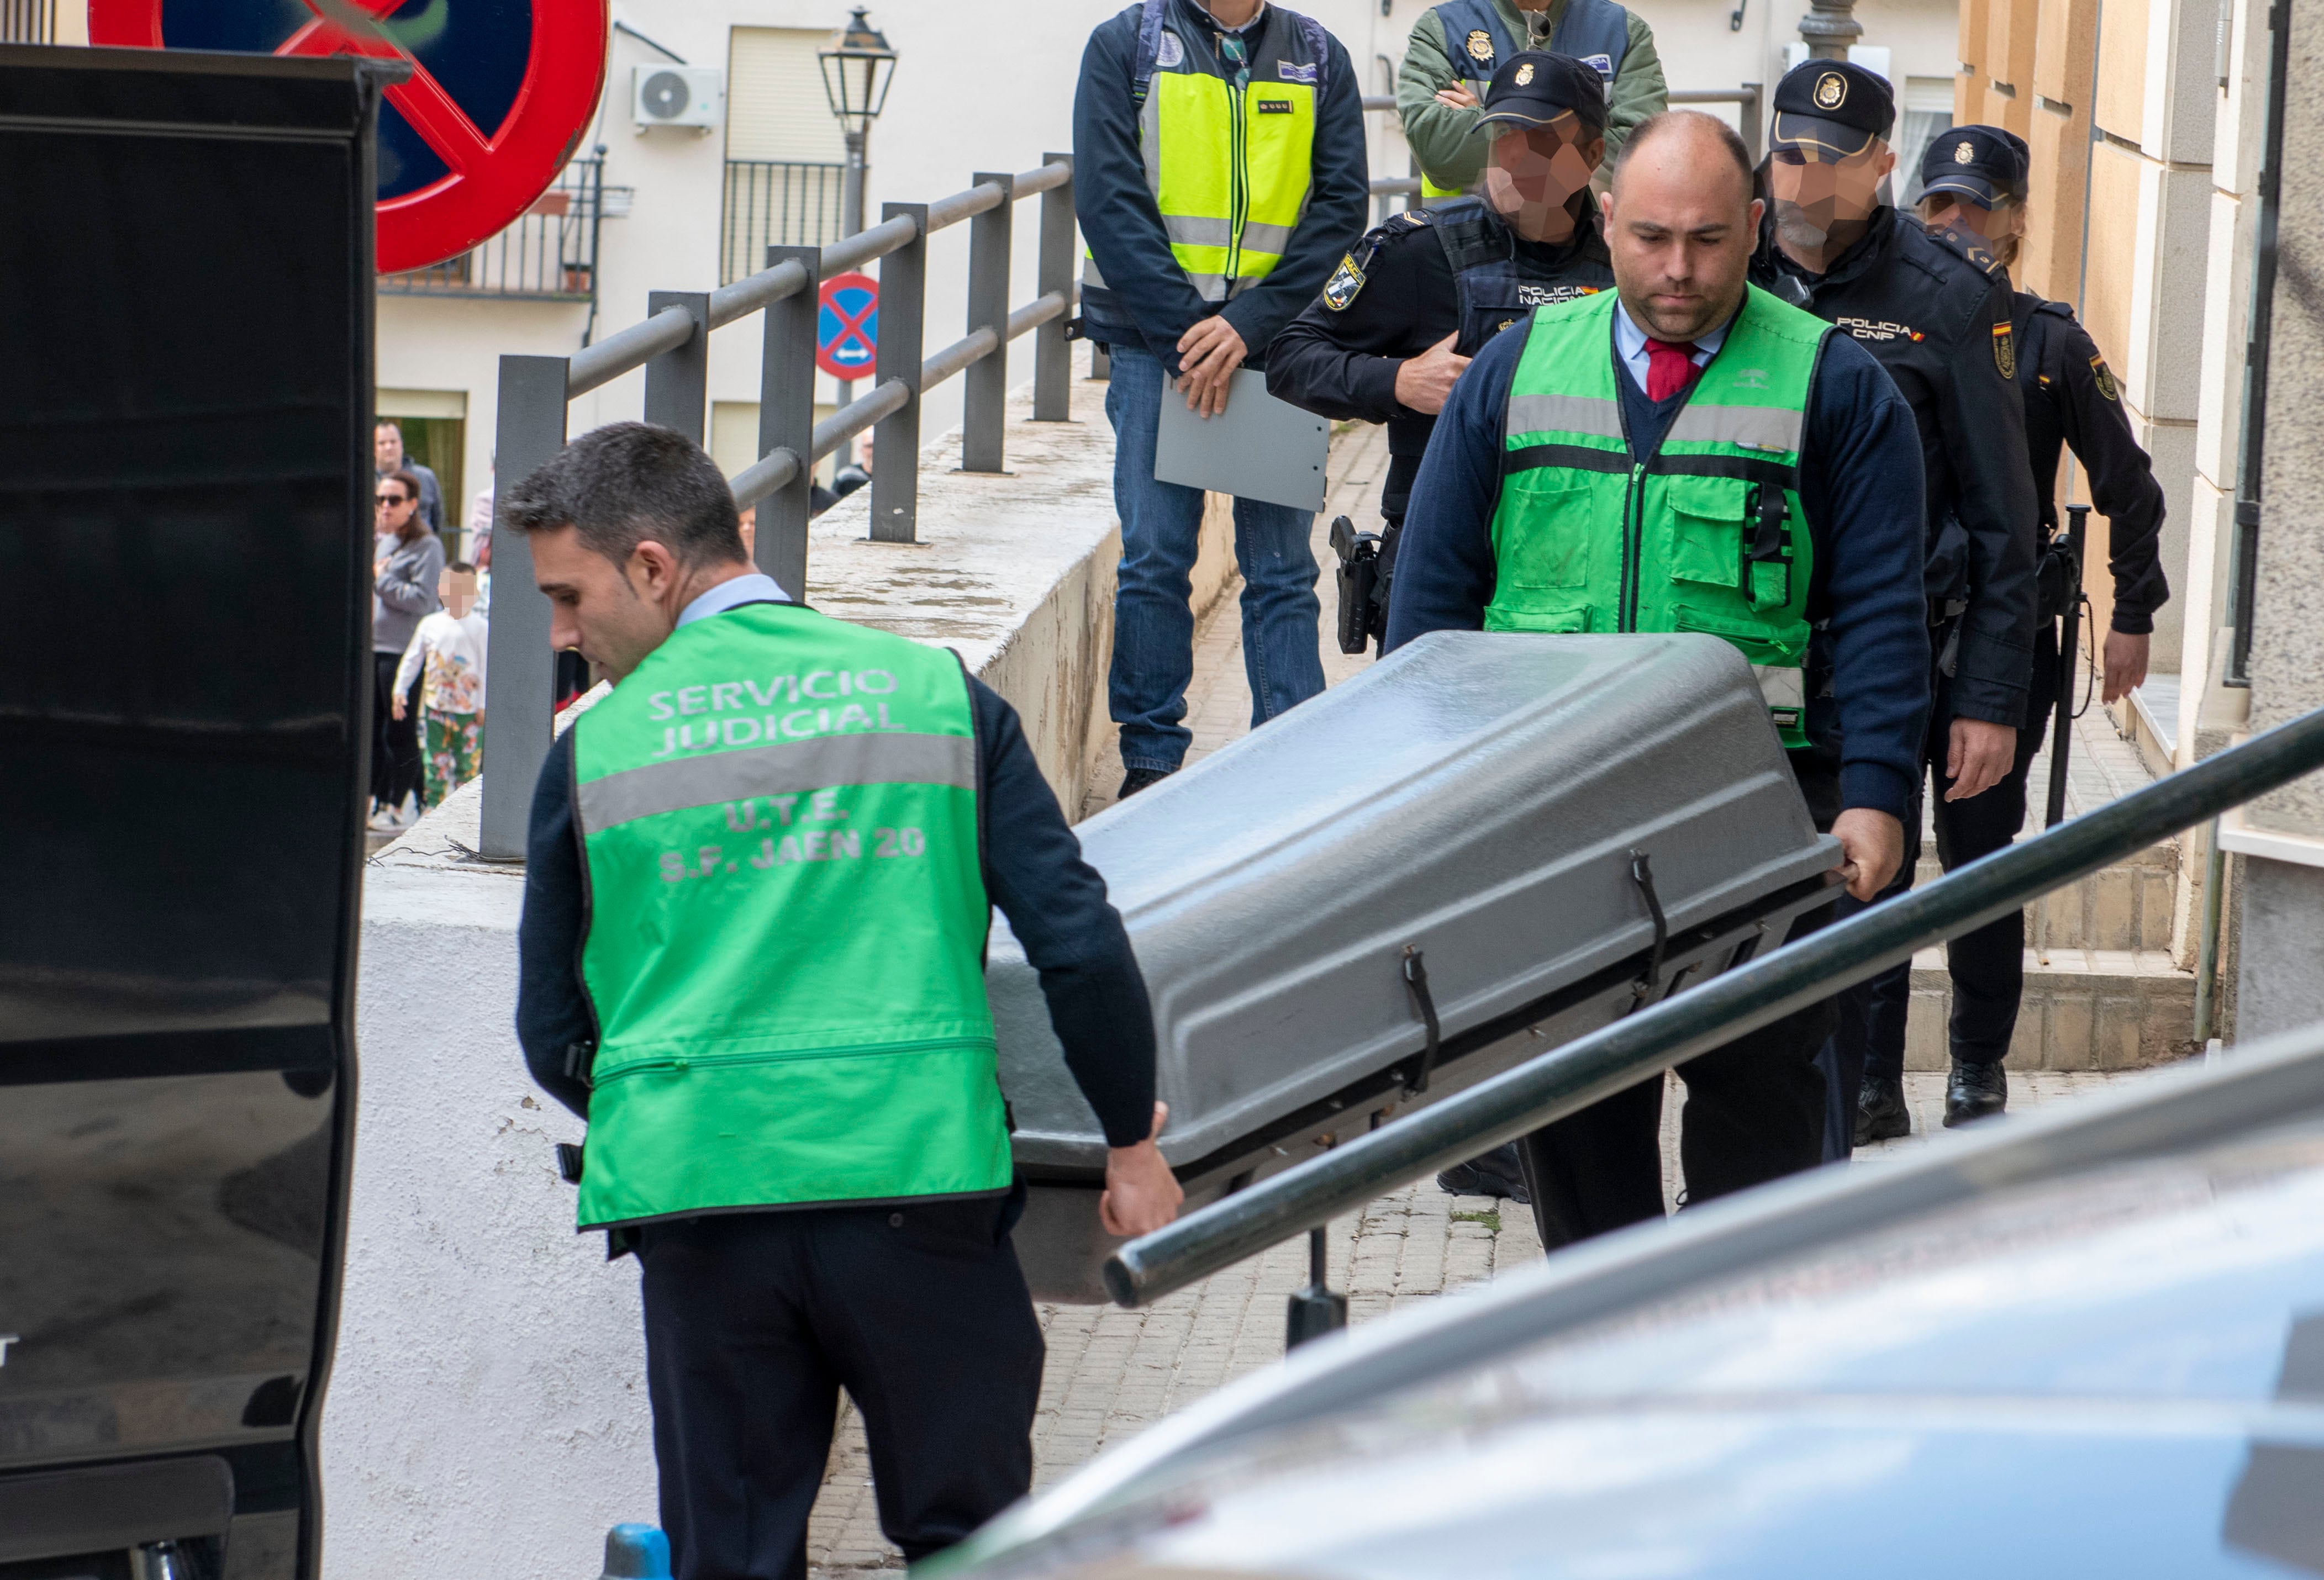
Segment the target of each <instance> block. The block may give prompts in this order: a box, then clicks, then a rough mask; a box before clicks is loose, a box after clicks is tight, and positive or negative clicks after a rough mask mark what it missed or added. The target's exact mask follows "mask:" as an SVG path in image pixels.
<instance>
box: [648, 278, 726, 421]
mask: <svg viewBox="0 0 2324 1580" xmlns="http://www.w3.org/2000/svg"><path fill="white" fill-rule="evenodd" d="M663 308H685V309H686V310H687V312H688V313H689V314H691V315H692V316H693V318H694V338H693V339H691V340H689V341H687V343H686V344H684V345H681V346H679V347H678V349H677V350H675V351H666V352H663V353H662V354H660V355H659V356H658V357H656V358H654V359H653V361H651V362H650V363H646V409H645V418H646V420H647V421H648V422H650V423H655V424H659V426H660V427H672V428H676V429H677V430H678V432H679V433H682V434H684V435H685V436H687V438H689V439H692V440H693V441H694V442H695V443H696V444H697V445H698V444H700V443H702V418H703V411H704V409H705V407H706V406H707V405H708V403H709V399H710V296H709V293H708V292H706V291H698V290H657V291H650V292H649V293H647V296H646V317H649V318H650V317H653V316H654V315H655V314H656V313H659V312H660V311H661V310H662V309H663Z"/></svg>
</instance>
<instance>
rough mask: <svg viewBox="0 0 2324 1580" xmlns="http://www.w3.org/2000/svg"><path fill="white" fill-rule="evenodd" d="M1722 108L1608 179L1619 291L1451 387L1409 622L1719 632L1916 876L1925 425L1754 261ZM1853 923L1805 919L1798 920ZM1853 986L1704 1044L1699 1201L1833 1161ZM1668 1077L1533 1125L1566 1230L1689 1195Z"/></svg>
mask: <svg viewBox="0 0 2324 1580" xmlns="http://www.w3.org/2000/svg"><path fill="white" fill-rule="evenodd" d="M1751 190H1752V182H1751V170H1750V162H1749V158H1748V155H1747V154H1746V153H1745V152H1744V150H1743V145H1742V142H1741V141H1740V140H1739V139H1738V138H1737V136H1736V135H1735V133H1734V132H1733V131H1732V130H1731V129H1730V128H1729V127H1728V125H1727V124H1725V123H1724V122H1722V121H1719V120H1716V119H1714V118H1712V117H1711V116H1709V115H1700V114H1697V113H1694V112H1692V111H1683V110H1682V111H1672V112H1668V113H1666V114H1664V115H1656V116H1654V117H1653V118H1651V119H1649V120H1647V121H1646V122H1645V123H1643V124H1641V125H1640V126H1639V127H1638V129H1637V132H1636V133H1633V134H1632V135H1631V138H1630V141H1629V142H1628V144H1627V145H1626V146H1625V147H1624V148H1623V150H1622V152H1621V156H1620V158H1619V160H1618V161H1617V162H1616V165H1615V168H1614V180H1613V188H1612V190H1611V191H1610V192H1609V193H1608V194H1607V196H1606V197H1605V198H1604V199H1603V209H1604V216H1605V224H1604V227H1603V229H1604V233H1605V236H1606V243H1607V246H1608V249H1609V253H1610V255H1611V258H1612V262H1613V270H1614V282H1615V289H1614V290H1612V291H1606V292H1600V294H1599V295H1597V296H1593V297H1584V298H1582V299H1579V300H1576V301H1570V302H1561V303H1557V304H1555V305H1553V306H1549V307H1543V308H1535V310H1534V313H1533V315H1532V317H1531V320H1530V322H1529V323H1528V324H1527V326H1526V329H1525V331H1524V332H1523V333H1522V334H1519V333H1515V332H1512V333H1509V334H1506V335H1499V336H1498V337H1497V338H1495V339H1494V340H1492V341H1491V342H1489V344H1487V345H1486V346H1485V347H1484V348H1483V349H1482V350H1481V351H1480V352H1479V354H1478V355H1477V357H1476V360H1475V361H1473V362H1472V363H1470V364H1469V368H1468V371H1467V372H1464V373H1462V376H1461V379H1460V381H1459V382H1458V383H1456V384H1455V385H1454V386H1453V388H1452V395H1451V397H1450V398H1449V399H1448V400H1446V402H1445V404H1444V409H1443V414H1442V415H1441V416H1440V417H1439V418H1438V419H1437V424H1436V431H1435V433H1434V436H1432V437H1431V439H1430V441H1429V445H1428V452H1427V455H1425V457H1424V458H1423V459H1422V461H1421V464H1420V474H1419V476H1418V477H1417V478H1416V479H1415V481H1414V483H1413V491H1412V502H1411V505H1410V507H1409V510H1408V512H1407V514H1406V518H1405V528H1404V539H1403V543H1402V546H1401V548H1400V550H1399V554H1398V559H1397V587H1396V598H1395V601H1394V602H1392V603H1391V605H1390V608H1389V616H1388V641H1387V643H1386V647H1387V648H1388V650H1393V649H1395V648H1397V647H1400V646H1401V645H1403V644H1404V643H1406V642H1408V641H1410V640H1412V639H1413V638H1415V637H1417V636H1420V635H1422V634H1424V633H1425V632H1428V631H1435V630H1489V631H1553V632H1555V631H1566V632H1580V631H1590V632H1619V631H1641V632H1646V631H1657V632H1659V631H1674V630H1692V631H1708V632H1712V633H1715V634H1717V635H1720V636H1721V637H1724V638H1727V639H1728V640H1729V641H1730V642H1732V643H1733V644H1734V645H1735V646H1736V647H1737V648H1739V649H1741V650H1742V652H1743V654H1744V656H1745V657H1747V658H1748V659H1749V660H1750V662H1751V665H1752V667H1753V668H1754V670H1755V671H1757V674H1758V676H1759V680H1760V686H1761V689H1762V691H1763V692H1764V693H1765V694H1766V699H1767V706H1768V716H1769V719H1770V721H1771V723H1772V725H1773V727H1774V728H1775V730H1776V731H1777V733H1778V735H1779V736H1780V738H1781V739H1782V740H1783V742H1784V746H1785V748H1786V749H1788V754H1789V757H1790V759H1791V766H1792V771H1793V773H1794V776H1796V777H1797V778H1798V781H1799V785H1800V790H1801V793H1802V794H1803V796H1804V797H1805V798H1806V801H1807V804H1808V809H1809V811H1810V813H1812V815H1813V817H1814V819H1815V822H1816V826H1817V827H1818V828H1820V829H1828V830H1830V831H1831V832H1832V833H1833V834H1835V835H1836V836H1838V838H1839V839H1840V843H1841V845H1842V847H1843V849H1844V851H1845V865H1844V866H1843V867H1842V868H1840V870H1841V871H1842V872H1843V873H1844V874H1845V875H1846V876H1847V878H1848V888H1849V893H1850V894H1852V895H1855V896H1858V897H1859V898H1869V897H1870V896H1873V895H1876V894H1877V893H1879V892H1880V890H1881V888H1882V886H1885V885H1886V883H1887V881H1888V879H1889V878H1890V877H1891V876H1892V875H1893V874H1894V873H1895V869H1896V867H1897V864H1898V862H1899V860H1900V859H1901V858H1902V855H1903V852H1904V822H1903V820H1904V816H1905V815H1906V813H1907V812H1908V811H1909V809H1910V808H1911V806H1912V804H1913V786H1914V780H1915V778H1916V776H1917V775H1918V773H1919V769H1920V755H1919V754H1920V744H1921V739H1922V732H1923V724H1924V721H1925V716H1926V714H1927V712H1928V707H1929V678H1928V674H1929V649H1928V635H1927V620H1926V618H1925V615H1926V611H1925V610H1924V608H1923V601H1922V597H1921V559H1922V551H1921V537H1922V528H1923V515H1924V512H1923V502H1922V497H1921V488H1922V482H1921V476H1922V469H1921V464H1920V455H1921V450H1920V436H1919V430H1918V429H1917V428H1916V427H1914V421H1913V413H1912V409H1911V408H1910V407H1908V406H1907V405H1905V403H1904V398H1903V397H1902V396H1901V395H1899V394H1898V393H1897V390H1896V387H1895V383H1894V382H1893V381H1890V379H1889V377H1888V375H1887V374H1886V372H1883V371H1882V369H1881V367H1880V364H1879V363H1877V362H1876V361H1875V360H1874V359H1873V357H1872V354H1871V353H1869V352H1867V351H1866V350H1865V349H1864V348H1863V347H1862V346H1860V345H1858V344H1856V343H1855V342H1854V341H1853V340H1851V339H1849V337H1848V336H1847V335H1835V334H1833V333H1832V331H1831V326H1829V325H1827V324H1825V323H1823V322H1822V321H1821V319H1818V318H1815V317H1811V316H1810V315H1808V314H1806V313H1803V312H1802V311H1800V310H1799V309H1797V308H1792V307H1788V306H1786V305H1785V304H1784V303H1783V302H1780V301H1778V300H1776V299H1775V298H1774V297H1772V296H1769V295H1768V294H1767V293H1766V292H1765V291H1762V290H1759V289H1757V288H1756V287H1753V286H1750V285H1748V283H1747V280H1746V276H1747V273H1748V269H1749V265H1750V261H1751V253H1752V249H1753V248H1754V246H1755V245H1756V244H1757V241H1758V235H1759V221H1760V218H1761V205H1760V204H1759V203H1758V202H1757V201H1755V200H1754V198H1752V195H1751ZM1830 919H1831V910H1830V908H1829V907H1826V908H1825V909H1824V910H1821V911H1819V912H1815V913H1812V914H1810V915H1808V916H1806V917H1803V918H1802V920H1801V921H1800V922H1799V923H1795V924H1794V928H1793V936H1794V937H1798V936H1799V935H1800V934H1802V933H1803V932H1810V931H1812V930H1813V929H1815V928H1817V927H1820V926H1822V925H1823V924H1824V923H1827V922H1828V921H1829V920H1830ZM1835 1019H1836V1015H1835V1013H1834V1010H1833V1007H1832V1006H1831V1003H1830V1002H1828V1001H1827V1002H1826V1003H1823V1004H1820V1005H1816V1006H1812V1007H1811V1008H1808V1009H1803V1010H1801V1011H1798V1012H1796V1013H1794V1014H1793V1015H1787V1016H1785V1017H1784V1019H1782V1020H1779V1021H1776V1022H1775V1023H1774V1024H1771V1025H1767V1026H1765V1027H1762V1028H1761V1029H1760V1030H1758V1031H1757V1032H1753V1033H1749V1034H1748V1035H1746V1036H1743V1037H1739V1038H1738V1039H1737V1040H1736V1041H1734V1042H1732V1043H1729V1044H1727V1045H1726V1046H1725V1047H1723V1048H1720V1049H1715V1050H1713V1051H1712V1052H1709V1053H1706V1054H1703V1055H1702V1056H1701V1057H1700V1058H1698V1059H1694V1060H1691V1061H1688V1062H1687V1063H1684V1064H1682V1065H1680V1066H1679V1067H1678V1068H1679V1075H1680V1077H1681V1078H1682V1079H1684V1080H1685V1081H1686V1083H1687V1105H1686V1117H1685V1127H1684V1133H1683V1138H1682V1144H1681V1150H1682V1154H1683V1159H1684V1163H1685V1171H1686V1190H1687V1199H1688V1200H1689V1201H1692V1202H1699V1201H1706V1200H1709V1199H1711V1198H1712V1197H1714V1196H1720V1195H1724V1194H1726V1193H1727V1192H1729V1191H1730V1190H1740V1189H1742V1188H1744V1187H1745V1186H1748V1185H1755V1184H1757V1183H1759V1182H1761V1181H1763V1180H1772V1179H1775V1178H1776V1177H1777V1176H1779V1175H1783V1174H1787V1173H1791V1172H1793V1171H1795V1170H1800V1169H1806V1168H1812V1167H1813V1166H1814V1165H1815V1164H1816V1163H1817V1162H1819V1161H1821V1148H1822V1135H1823V1121H1824V1090H1823V1076H1822V1074H1821V1071H1819V1070H1818V1069H1817V1067H1816V1062H1815V1057H1816V1052H1817V1050H1818V1049H1819V1048H1821V1045H1822V1043H1823V1041H1824V1039H1825V1038H1826V1037H1827V1036H1829V1035H1830V1034H1831V1030H1832V1027H1833V1024H1834V1022H1835ZM1661 1108H1662V1082H1661V1081H1660V1080H1658V1079H1657V1080H1651V1081H1646V1082H1642V1083H1641V1084H1639V1085H1637V1086H1635V1087H1632V1088H1631V1089H1629V1090H1628V1091H1625V1092H1621V1093H1619V1094H1618V1095H1616V1096H1614V1097H1612V1098H1608V1099H1606V1100H1605V1101H1604V1102H1602V1103H1600V1104H1598V1105H1597V1106H1596V1107H1592V1108H1589V1109H1586V1110H1584V1111H1583V1112H1582V1113H1580V1114H1577V1115H1574V1116H1572V1117H1571V1118H1568V1119H1563V1120H1561V1121H1559V1122H1558V1123H1556V1124H1554V1125H1548V1126H1546V1127H1545V1128H1544V1129H1542V1130H1539V1131H1536V1132H1535V1134H1532V1135H1530V1136H1528V1137H1526V1140H1525V1142H1524V1143H1523V1144H1521V1151H1522V1154H1523V1157H1524V1162H1525V1167H1526V1179H1527V1183H1528V1184H1529V1186H1530V1187H1531V1190H1532V1194H1533V1206H1534V1216H1535V1219H1536V1221H1537V1222H1538V1223H1539V1225H1540V1226H1541V1235H1542V1241H1543V1244H1545V1245H1550V1246H1553V1247H1554V1246H1556V1245H1563V1244H1565V1243H1567V1242H1570V1241H1572V1240H1577V1239H1581V1238H1583V1237H1584V1236H1590V1235H1596V1234H1602V1233H1604V1232H1605V1231H1607V1230H1609V1229H1614V1228H1619V1227H1621V1226H1623V1225H1625V1224H1628V1223H1634V1222H1637V1220H1639V1219H1642V1218H1649V1217H1659V1216H1661V1214H1662V1211H1663V1196H1662V1166H1661V1155H1660V1149H1659V1145H1658V1142H1657V1134H1658V1131H1659V1128H1660V1125H1661Z"/></svg>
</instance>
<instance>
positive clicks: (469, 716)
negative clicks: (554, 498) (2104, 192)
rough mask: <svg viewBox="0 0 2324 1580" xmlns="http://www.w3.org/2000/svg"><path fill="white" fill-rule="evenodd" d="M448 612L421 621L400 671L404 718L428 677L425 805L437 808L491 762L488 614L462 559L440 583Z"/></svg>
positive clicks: (424, 693) (398, 693) (423, 701)
mask: <svg viewBox="0 0 2324 1580" xmlns="http://www.w3.org/2000/svg"><path fill="white" fill-rule="evenodd" d="M437 596H438V597H439V598H441V599H442V600H443V601H444V607H443V608H442V609H441V610H439V611H437V612H436V613H434V614H431V615H429V616H428V617H427V618H426V619H425V620H421V621H420V625H419V629H416V630H414V631H413V632H412V633H411V646H410V647H409V648H405V649H404V650H403V662H402V663H401V665H399V666H396V671H395V691H394V701H393V703H392V707H393V708H394V710H395V716H396V717H397V718H398V719H401V718H402V717H403V706H404V703H403V699H404V695H405V694H406V693H407V692H409V691H410V688H411V682H412V679H413V677H414V676H416V675H421V674H422V673H423V672H424V674H425V675H426V680H425V683H424V684H422V685H421V687H420V715H421V717H422V719H423V720H424V721H426V729H425V732H424V739H422V741H421V743H420V756H421V758H422V760H423V762H424V763H425V764H426V766H427V783H426V787H425V788H424V789H423V790H422V792H421V794H420V804H421V805H422V806H434V805H436V804H438V803H440V802H441V801H442V800H443V799H444V797H446V796H447V795H450V794H451V793H452V792H453V791H454V790H456V789H457V788H459V786H461V785H465V784H466V783H467V782H468V781H469V780H471V779H473V778H475V776H476V775H477V774H478V773H479V772H481V771H482V770H483V767H484V630H485V626H484V611H483V610H481V609H479V608H477V607H476V567H475V566H474V565H470V564H469V563H468V562H467V561H466V560H456V561H454V562H453V563H452V564H450V565H447V566H445V567H444V574H443V575H442V577H441V578H439V579H438V583H437Z"/></svg>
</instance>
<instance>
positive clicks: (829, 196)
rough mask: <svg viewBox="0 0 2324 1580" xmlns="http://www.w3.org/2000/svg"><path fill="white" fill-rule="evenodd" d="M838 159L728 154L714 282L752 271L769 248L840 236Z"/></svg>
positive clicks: (841, 171)
mask: <svg viewBox="0 0 2324 1580" xmlns="http://www.w3.org/2000/svg"><path fill="white" fill-rule="evenodd" d="M846 173H847V167H846V166H845V165H841V164H810V163H805V162H802V161H796V160H774V159H730V160H728V161H726V196H725V201H724V206H723V207H722V208H721V210H720V216H721V217H720V221H719V232H718V236H719V242H718V258H719V268H718V283H719V284H721V285H732V284H733V283H734V282H735V281H736V280H742V279H744V278H746V277H748V276H750V275H752V274H755V273H757V272H758V271H759V270H760V268H761V266H762V265H763V264H764V263H765V262H766V257H767V249H768V248H769V247H824V246H828V245H830V244H831V243H834V242H835V241H837V240H839V238H840V234H841V232H840V186H841V182H842V179H843V178H844V176H845V175H846Z"/></svg>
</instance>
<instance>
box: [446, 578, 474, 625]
mask: <svg viewBox="0 0 2324 1580" xmlns="http://www.w3.org/2000/svg"><path fill="white" fill-rule="evenodd" d="M436 596H437V597H438V598H440V599H442V600H443V601H444V609H445V611H446V612H447V613H448V614H449V615H451V617H452V618H453V619H454V620H466V618H467V615H468V611H470V610H472V609H474V608H475V606H476V573H475V572H474V571H455V570H449V569H447V570H446V571H445V573H444V574H442V575H440V576H438V577H437V578H436Z"/></svg>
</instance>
